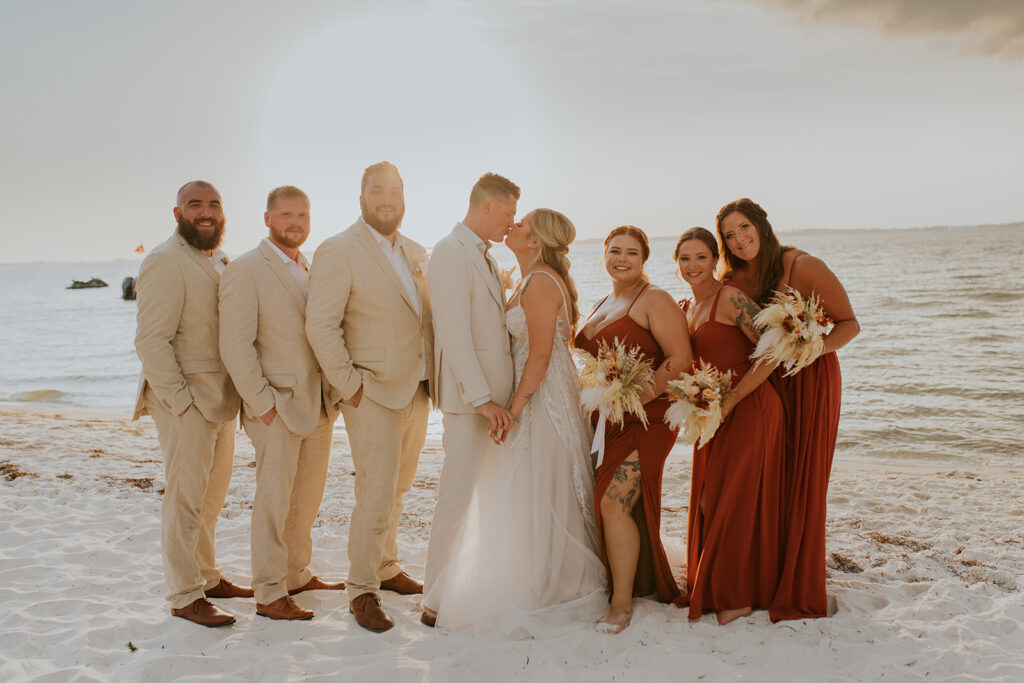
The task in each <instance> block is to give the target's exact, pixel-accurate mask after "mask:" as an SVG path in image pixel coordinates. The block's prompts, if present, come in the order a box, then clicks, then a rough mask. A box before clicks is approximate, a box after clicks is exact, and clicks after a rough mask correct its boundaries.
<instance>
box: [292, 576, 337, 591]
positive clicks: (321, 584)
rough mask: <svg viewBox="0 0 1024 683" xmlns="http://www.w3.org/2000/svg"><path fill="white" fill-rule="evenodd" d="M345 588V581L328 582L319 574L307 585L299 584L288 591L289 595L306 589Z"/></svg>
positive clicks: (326, 589) (334, 589) (330, 589)
mask: <svg viewBox="0 0 1024 683" xmlns="http://www.w3.org/2000/svg"><path fill="white" fill-rule="evenodd" d="M343 590H345V582H344V581H339V582H338V583H327V582H326V581H324V580H323V579H321V578H320V577H318V576H314V577H313V578H312V579H310V580H309V581H307V582H306V585H305V586H299V587H298V588H293V589H291V590H290V591H288V595H298V594H299V593H305V592H306V591H343Z"/></svg>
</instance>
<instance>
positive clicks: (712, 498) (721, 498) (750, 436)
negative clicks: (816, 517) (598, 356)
mask: <svg viewBox="0 0 1024 683" xmlns="http://www.w3.org/2000/svg"><path fill="white" fill-rule="evenodd" d="M721 294H722V292H721V290H719V292H718V294H717V295H715V301H714V303H713V304H712V305H711V315H710V317H709V318H708V320H707V322H705V323H704V324H702V325H701V326H700V327H699V328H698V329H697V331H696V332H693V333H691V335H690V342H691V343H692V344H693V353H694V356H695V357H696V358H698V359H700V360H704V361H707V362H708V363H709V364H711V365H714V366H715V367H716V368H718V369H719V370H720V371H721V372H725V371H727V370H731V371H732V373H733V379H732V381H733V386H736V384H737V383H739V380H740V379H741V378H742V377H743V375H744V374H746V372H747V371H748V370H749V369H750V367H751V363H750V361H749V357H750V354H751V353H753V351H754V345H753V344H752V343H751V342H750V340H749V339H747V337H746V336H745V335H744V334H743V332H741V331H740V329H739V328H738V327H736V326H735V325H726V324H724V323H720V322H718V321H716V320H715V314H716V313H717V311H718V300H719V297H720V296H721ZM688 303H689V302H684V306H683V308H684V309H685V308H687V306H686V304H688ZM784 424H785V418H784V415H783V411H782V402H781V401H780V400H779V396H778V394H776V393H775V389H774V388H772V386H771V384H770V383H769V382H767V381H765V382H763V383H762V384H761V385H760V386H759V387H757V388H756V389H754V391H752V392H751V393H750V394H748V395H747V396H746V397H745V398H744V399H743V400H742V401H740V402H739V403H738V404H736V407H735V408H733V410H732V412H731V413H729V415H728V416H727V417H726V418H725V421H723V422H722V424H721V426H719V428H718V431H717V432H715V435H714V437H712V439H711V440H710V441H709V442H708V443H706V444H705V445H704V447H703V448H697V447H696V445H694V449H693V474H692V478H691V480H690V515H689V523H688V525H687V527H688V528H687V537H686V555H687V562H686V582H687V584H688V585H689V589H690V592H689V595H687V596H684V598H683V600H681V601H680V602H685V601H686V600H687V599H688V600H689V603H690V619H699V618H700V617H701V615H702V614H704V613H705V612H711V611H721V610H728V609H739V608H742V607H748V606H750V607H761V608H764V609H767V608H768V607H769V606H770V605H771V604H772V599H773V598H774V596H775V592H776V588H777V586H778V583H779V570H780V554H779V553H780V527H779V523H780V514H781V509H780V503H781V499H780V494H781V489H782V470H781V466H782V459H783V445H784V438H785V437H784ZM702 498H703V506H702V505H701V499H702ZM702 507H703V509H702Z"/></svg>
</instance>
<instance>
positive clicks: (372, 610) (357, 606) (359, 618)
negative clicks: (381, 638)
mask: <svg viewBox="0 0 1024 683" xmlns="http://www.w3.org/2000/svg"><path fill="white" fill-rule="evenodd" d="M348 608H349V609H350V610H352V614H354V615H355V617H356V623H357V624H359V625H360V626H362V627H363V628H365V629H366V630H367V631H373V632H374V633H383V632H384V631H387V630H388V629H390V628H391V627H392V626H394V625H395V622H393V621H391V618H390V617H389V616H388V615H387V614H386V613H385V612H384V610H383V609H382V608H381V606H380V596H379V595H377V594H376V593H363V594H362V595H357V596H356V597H355V598H353V599H352V600H351V601H350V602H349V603H348Z"/></svg>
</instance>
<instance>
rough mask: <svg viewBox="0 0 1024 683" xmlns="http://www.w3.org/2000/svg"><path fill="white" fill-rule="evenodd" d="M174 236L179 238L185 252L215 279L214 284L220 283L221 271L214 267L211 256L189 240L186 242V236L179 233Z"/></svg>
mask: <svg viewBox="0 0 1024 683" xmlns="http://www.w3.org/2000/svg"><path fill="white" fill-rule="evenodd" d="M174 237H175V239H177V240H178V244H179V245H181V248H182V249H183V250H184V251H185V253H186V254H188V255H189V256H191V257H192V259H193V260H194V261H195V262H196V263H198V264H199V267H200V268H202V269H203V272H205V273H206V274H207V275H209V276H210V279H212V280H213V282H214V284H217V285H219V284H220V273H218V272H217V269H216V268H214V267H213V264H212V263H210V259H209V257H207V256H206V254H204V253H203V252H201V251H199V250H198V249H196V248H195V247H193V246H192V245H190V244H189V243H188V242H186V241H185V238H184V237H182V236H181V235H179V234H178V233H174Z"/></svg>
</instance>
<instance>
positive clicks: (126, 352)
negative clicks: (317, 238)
mask: <svg viewBox="0 0 1024 683" xmlns="http://www.w3.org/2000/svg"><path fill="white" fill-rule="evenodd" d="M781 238H782V240H783V241H785V242H789V243H792V244H795V245H796V246H798V247H800V248H802V249H804V250H806V251H808V252H810V253H812V254H814V255H816V256H819V257H821V258H823V259H824V260H825V261H826V263H828V265H829V266H830V267H831V269H832V270H833V271H834V272H835V273H836V274H837V275H838V276H839V278H840V280H842V282H843V284H844V285H845V287H846V289H847V291H848V293H849V295H850V299H851V301H852V303H853V306H854V310H855V311H856V313H857V317H858V319H859V320H860V323H861V330H862V331H861V334H860V336H858V337H857V338H856V339H854V340H853V342H851V343H850V344H849V345H848V346H846V347H845V348H844V349H842V350H841V351H840V354H839V355H840V364H841V366H842V372H843V413H842V418H841V424H840V429H839V443H838V446H837V457H839V458H844V459H852V460H863V461H875V462H884V463H886V464H890V465H892V464H898V463H901V462H905V463H916V464H928V463H931V462H934V463H943V465H942V466H950V465H952V464H955V466H957V467H965V468H969V467H971V466H982V465H984V464H986V463H991V464H998V465H1004V466H1006V465H1011V466H1012V465H1021V466H1024V272H1022V270H1021V266H1020V264H1021V263H1022V262H1024V224H1016V225H1012V226H997V227H993V226H986V227H976V228H926V229H913V230H884V231H883V230H858V231H814V232H798V233H783V234H782V235H781ZM674 243H675V240H674V239H672V238H664V239H655V240H653V242H652V256H651V260H650V261H649V262H648V267H647V268H648V272H649V274H650V276H651V279H652V281H653V282H655V283H656V284H658V285H659V286H661V287H663V288H665V289H668V290H669V291H671V292H672V293H673V294H674V295H676V296H677V297H678V298H682V297H684V296H688V295H689V291H688V288H687V287H686V285H685V283H683V282H682V281H681V279H679V278H678V277H677V276H676V273H675V267H674V266H675V264H674V263H673V262H672V248H673V246H674ZM312 251H313V245H310V248H309V249H308V253H310V254H311V253H312ZM494 253H495V255H496V256H497V257H498V258H499V260H500V261H502V262H503V264H505V265H510V264H512V263H513V259H512V258H511V255H510V254H509V253H508V252H507V250H505V249H504V248H503V247H497V248H495V250H494ZM601 255H602V247H601V244H600V243H599V242H581V243H580V244H577V245H574V246H573V248H572V250H571V253H570V256H571V258H572V260H573V268H572V272H573V277H574V278H575V279H576V282H577V286H578V288H579V291H580V309H581V310H583V311H589V310H590V307H591V306H592V305H593V304H594V303H595V302H596V301H597V300H598V299H599V298H600V297H602V296H604V294H606V293H607V291H608V290H609V288H610V285H609V280H608V277H607V274H606V273H605V272H604V269H603V267H602V265H601ZM137 270H138V262H130V261H121V262H106V263H61V264H17V265H0V292H2V293H3V294H2V296H3V300H2V301H3V303H2V305H0V402H5V403H20V404H25V403H36V404H48V405H57V406H69V407H81V408H90V409H95V410H101V411H107V412H110V413H114V414H119V415H123V416H125V417H130V413H131V409H132V407H133V401H134V397H135V389H136V385H137V381H138V373H139V368H140V365H139V361H138V359H137V358H136V356H135V350H134V347H133V343H132V342H133V338H134V333H135V304H134V302H126V301H122V300H121V298H120V294H121V289H120V284H121V280H122V279H123V278H124V277H125V276H127V275H135V274H136V272H137ZM94 276H95V277H99V278H101V279H103V280H106V281H107V282H108V283H110V285H111V286H110V287H109V288H104V289H89V290H67V289H65V287H66V286H67V285H68V284H70V283H71V280H72V279H73V278H74V279H79V280H83V279H89V278H90V277H94ZM429 429H430V433H431V435H432V436H435V437H437V436H440V433H441V426H440V414H439V413H436V412H434V413H432V414H431V421H430V428H429Z"/></svg>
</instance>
